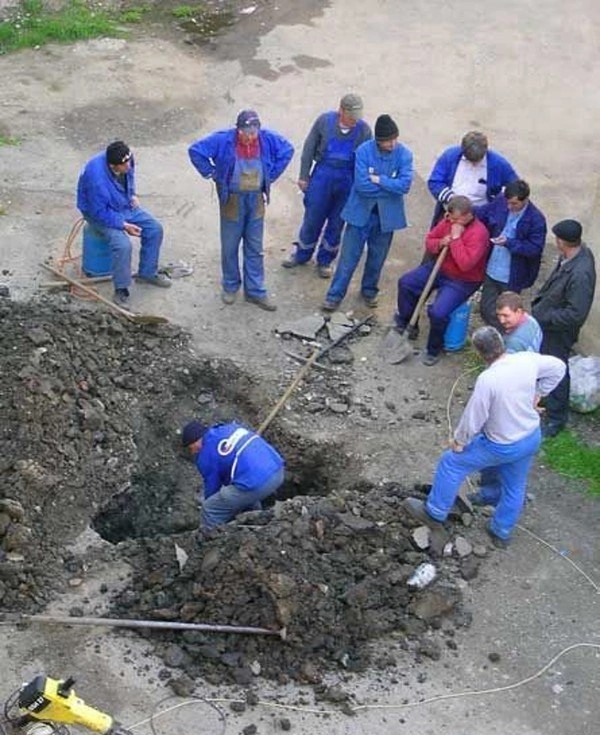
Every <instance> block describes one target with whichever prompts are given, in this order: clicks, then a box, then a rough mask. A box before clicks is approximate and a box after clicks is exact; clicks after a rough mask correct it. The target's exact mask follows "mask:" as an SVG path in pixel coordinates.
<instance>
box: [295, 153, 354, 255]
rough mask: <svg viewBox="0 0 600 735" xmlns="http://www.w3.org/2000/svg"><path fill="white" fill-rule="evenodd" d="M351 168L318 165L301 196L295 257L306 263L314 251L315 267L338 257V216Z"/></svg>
mask: <svg viewBox="0 0 600 735" xmlns="http://www.w3.org/2000/svg"><path fill="white" fill-rule="evenodd" d="M352 180H353V173H352V168H351V167H350V166H349V167H348V168H343V167H336V166H333V165H331V164H328V163H318V164H317V165H316V166H315V169H314V171H313V173H312V175H311V177H310V181H309V183H308V189H307V190H306V193H305V195H304V220H303V221H302V226H301V227H300V233H299V235H298V248H297V251H296V254H295V257H296V261H297V262H298V263H307V262H308V261H309V260H310V259H311V258H312V255H313V253H314V251H315V248H316V247H317V245H318V249H317V265H330V264H331V263H332V262H333V261H334V260H335V257H336V255H337V254H338V249H339V245H340V238H341V235H342V228H343V226H344V222H343V220H342V218H341V216H340V215H341V212H342V209H343V208H344V204H346V200H347V199H348V194H350V189H351V188H352Z"/></svg>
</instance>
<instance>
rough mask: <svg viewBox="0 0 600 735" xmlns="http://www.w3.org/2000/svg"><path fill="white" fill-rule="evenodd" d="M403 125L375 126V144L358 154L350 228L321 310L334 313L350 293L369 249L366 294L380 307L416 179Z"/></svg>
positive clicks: (346, 213) (381, 121) (347, 212)
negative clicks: (386, 269) (382, 280)
mask: <svg viewBox="0 0 600 735" xmlns="http://www.w3.org/2000/svg"><path fill="white" fill-rule="evenodd" d="M398 135H399V131H398V126H397V125H396V123H395V122H394V120H392V118H391V117H390V116H389V115H380V116H379V117H378V118H377V120H376V122H375V140H368V141H366V143H363V144H362V145H361V146H360V147H359V148H358V149H357V151H356V162H355V166H354V183H353V184H352V189H351V190H350V196H349V197H348V201H347V202H346V205H345V207H344V209H343V210H342V219H343V220H345V222H346V229H345V231H344V236H343V239H342V248H341V252H340V257H339V260H338V263H337V267H336V270H335V275H334V276H333V280H332V282H331V286H330V287H329V290H328V291H327V295H326V297H325V301H324V302H323V305H322V308H323V309H324V310H325V311H335V310H336V309H337V308H338V306H339V304H340V302H341V301H342V299H343V298H344V296H345V295H346V291H347V290H348V285H349V284H350V281H351V279H352V276H353V275H354V271H355V270H356V266H357V265H358V262H359V260H360V257H361V255H362V252H363V250H364V248H365V243H366V246H367V257H366V261H365V266H364V271H363V276H362V281H361V288H360V291H361V295H362V298H363V300H364V302H365V303H366V305H367V306H369V307H375V306H377V294H378V293H379V277H380V275H381V271H382V268H383V264H384V263H385V260H386V258H387V254H388V252H389V249H390V245H391V243H392V237H393V235H394V231H395V230H402V229H404V228H405V227H406V224H407V223H406V214H405V212H404V195H405V194H407V193H408V191H409V189H410V186H411V184H412V179H413V156H412V153H411V151H410V150H409V149H408V148H407V147H406V146H404V145H402V144H401V143H399V142H398Z"/></svg>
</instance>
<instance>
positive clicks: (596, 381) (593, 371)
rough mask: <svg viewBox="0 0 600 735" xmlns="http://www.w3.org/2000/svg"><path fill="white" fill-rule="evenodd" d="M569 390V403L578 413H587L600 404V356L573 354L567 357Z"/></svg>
mask: <svg viewBox="0 0 600 735" xmlns="http://www.w3.org/2000/svg"><path fill="white" fill-rule="evenodd" d="M569 372H570V374H571V391H570V393H569V405H570V407H571V408H572V409H573V410H574V411H579V413H589V412H590V411H594V410H595V409H597V408H598V406H600V357H595V356H591V357H582V356H581V355H575V356H574V357H571V358H570V359H569Z"/></svg>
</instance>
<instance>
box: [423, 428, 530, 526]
mask: <svg viewBox="0 0 600 735" xmlns="http://www.w3.org/2000/svg"><path fill="white" fill-rule="evenodd" d="M541 440H542V435H541V431H540V428H539V426H538V428H536V430H535V431H533V432H532V433H531V434H529V435H528V436H526V437H524V438H523V439H519V441H516V442H513V443H512V444H498V443H497V442H493V441H490V440H489V439H488V438H487V437H486V436H485V435H484V434H478V435H477V436H476V437H475V438H474V439H473V440H472V441H471V442H470V443H469V444H467V446H466V447H465V448H464V449H463V451H462V452H453V451H452V450H448V451H446V452H444V454H443V455H442V457H441V459H440V461H439V462H438V466H437V469H436V471H435V476H434V479H433V486H432V488H431V491H430V493H429V496H428V497H427V500H426V502H425V507H426V509H427V512H428V513H429V515H430V516H431V517H432V518H435V520H437V521H445V520H446V518H447V516H448V513H449V512H450V509H451V508H452V506H453V505H454V501H455V500H456V496H457V494H458V491H459V489H460V486H461V485H462V483H463V482H464V480H465V479H466V478H467V476H468V475H470V474H471V473H473V472H477V471H479V470H485V473H484V477H485V481H486V482H488V483H490V484H488V485H487V486H486V490H485V492H486V496H485V497H486V499H488V498H489V499H490V504H491V505H495V506H496V511H495V513H494V515H493V517H492V518H491V520H490V524H489V527H490V530H491V531H492V533H494V534H495V535H496V536H499V537H500V538H502V539H508V538H509V537H510V535H511V533H512V531H513V529H514V527H515V524H516V523H517V521H518V519H519V516H520V515H521V511H522V509H523V504H524V502H525V488H526V485H527V474H528V472H529V467H530V465H531V461H532V459H533V457H534V455H535V454H536V452H537V451H538V449H539V447H540V442H541ZM483 490H484V489H483V488H482V496H483ZM492 496H493V497H492ZM492 500H493V501H495V502H492Z"/></svg>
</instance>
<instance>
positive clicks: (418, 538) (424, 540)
mask: <svg viewBox="0 0 600 735" xmlns="http://www.w3.org/2000/svg"><path fill="white" fill-rule="evenodd" d="M430 536H431V531H430V529H429V527H428V526H419V528H415V530H414V531H413V533H412V537H413V541H414V542H415V545H416V547H417V548H418V549H421V550H423V549H427V548H428V547H429V540H430Z"/></svg>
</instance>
